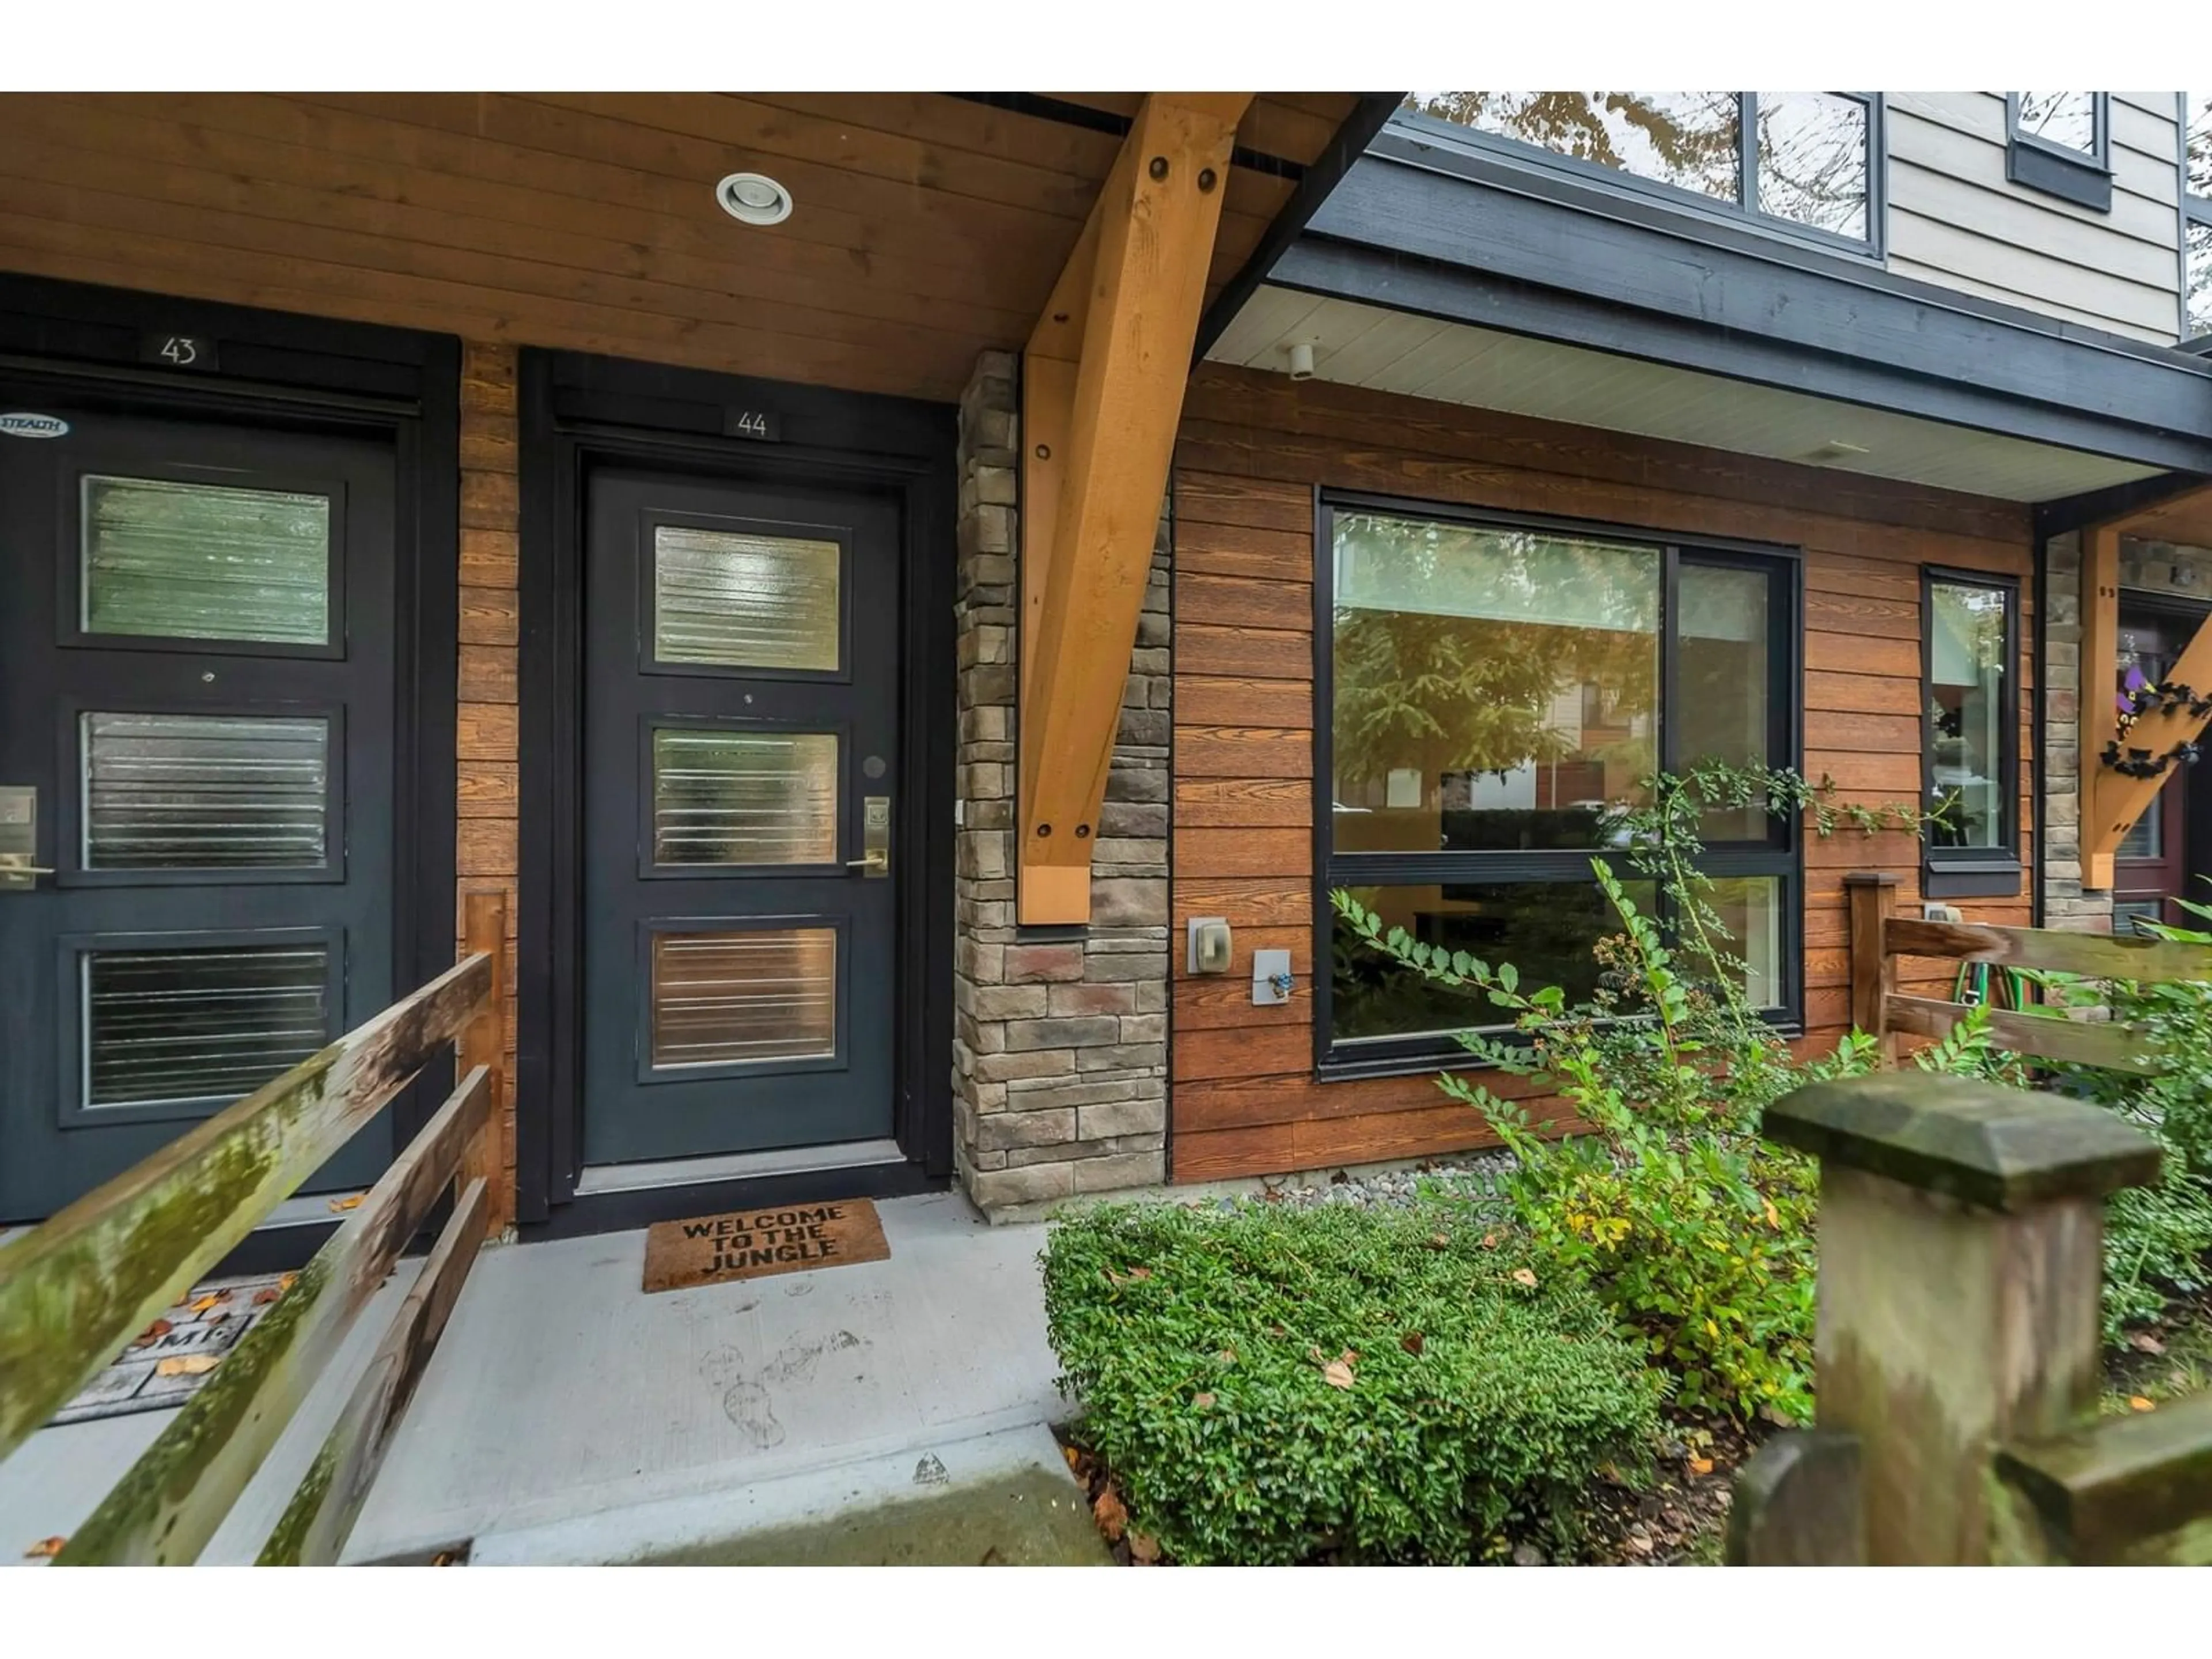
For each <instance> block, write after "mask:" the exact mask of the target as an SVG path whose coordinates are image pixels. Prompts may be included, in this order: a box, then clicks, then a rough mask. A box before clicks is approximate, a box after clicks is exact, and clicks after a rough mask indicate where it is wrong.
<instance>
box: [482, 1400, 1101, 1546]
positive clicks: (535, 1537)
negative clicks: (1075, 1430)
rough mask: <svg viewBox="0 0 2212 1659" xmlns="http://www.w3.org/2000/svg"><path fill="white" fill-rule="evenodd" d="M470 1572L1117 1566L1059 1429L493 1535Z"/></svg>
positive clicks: (1011, 1433)
mask: <svg viewBox="0 0 2212 1659" xmlns="http://www.w3.org/2000/svg"><path fill="white" fill-rule="evenodd" d="M468 1561H469V1565H471V1566H591V1565H638V1566H645V1565H696V1566H816V1565H820V1566H901V1565H905V1566H976V1565H1006V1566H1106V1565H1111V1557H1110V1556H1109V1553H1108V1551H1107V1548H1106V1545H1105V1541H1103V1539H1102V1538H1100V1536H1099V1535H1098V1529H1097V1527H1096V1526H1095V1525H1094V1524H1093V1522H1092V1521H1091V1511H1090V1506H1089V1505H1088V1504H1086V1503H1085V1494H1084V1492H1083V1489H1082V1487H1081V1486H1079V1485H1078V1484H1077V1483H1076V1480H1075V1479H1074V1477H1073V1475H1072V1474H1069V1473H1068V1469H1067V1464H1066V1461H1065V1460H1064V1459H1063V1458H1062V1457H1061V1455H1060V1445H1059V1443H1058V1442H1057V1441H1055V1440H1054V1438H1053V1436H1052V1432H1051V1431H1049V1430H1048V1429H1046V1428H1044V1427H1042V1425H1029V1426H1027V1427H1024V1428H1020V1429H1012V1430H1006V1431H1000V1432H999V1433H995V1434H983V1435H976V1436H973V1437H969V1438H966V1439H961V1440H952V1441H948V1442H946V1443H943V1444H941V1445H937V1446H932V1447H927V1448H923V1449H919V1450H916V1449H908V1450H906V1451H902V1452H898V1453H895V1454H891V1455H885V1456H878V1457H871V1458H866V1459H863V1460H860V1461H859V1462H850V1463H842V1464H836V1465H832V1466H829V1467H826V1468H815V1469H807V1470H804V1471H801V1472H799V1473H796V1474H786V1475H781V1476H779V1477H776V1478H775V1479H772V1480H761V1481H756V1482H752V1483H750V1484H748V1485H744V1486H734V1487H732V1488H730V1489H727V1490H725V1491H720V1492H700V1493H695V1494H692V1495H690V1496H688V1497H684V1498H667V1499H663V1500H660V1501H658V1502H653V1503H646V1504H632V1505H629V1506H627V1507H624V1508H620V1509H612V1510H602V1511H600V1512H599V1513H598V1514H594V1515H586V1516H574V1517H573V1518H571V1519H568V1520H565V1521H558V1522H551V1523H549V1524H546V1525H543V1526H536V1527H526V1528H517V1529H514V1530H512V1531H505V1532H492V1533H489V1534H485V1535H483V1536H482V1537H479V1538H478V1539H477V1541H476V1542H475V1545H474V1546H473V1547H472V1548H471V1550H470V1552H469V1557H468Z"/></svg>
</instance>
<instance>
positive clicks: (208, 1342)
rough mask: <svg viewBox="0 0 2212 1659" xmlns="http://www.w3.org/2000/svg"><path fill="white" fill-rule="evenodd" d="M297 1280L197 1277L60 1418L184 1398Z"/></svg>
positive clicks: (120, 1412)
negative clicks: (201, 1280) (196, 1282)
mask: <svg viewBox="0 0 2212 1659" xmlns="http://www.w3.org/2000/svg"><path fill="white" fill-rule="evenodd" d="M291 1282H292V1275H291V1274H289V1273H270V1274H268V1275H267V1276H265V1277H264V1278H258V1279H216V1280H214V1281H213V1282H211V1283H209V1284H205V1285H194V1286H193V1287H192V1288H191V1290H190V1291H187V1292H186V1293H185V1299H184V1300H183V1301H181V1302H179V1304H177V1305H176V1306H175V1307H173V1308H172V1309H170V1310H169V1311H168V1312H167V1313H165V1314H163V1315H162V1316H161V1317H160V1318H159V1319H157V1320H155V1322H153V1323H152V1324H151V1325H149V1326H148V1327H147V1328H145V1329H144V1330H143V1331H142V1332H141V1333H140V1334H138V1336H137V1339H136V1340H134V1341H133V1342H132V1343H131V1346H129V1347H127V1348H125V1350H124V1351H123V1352H122V1353H121V1354H119V1355H118V1356H117V1358H116V1359H115V1361H114V1363H113V1364H110V1365H109V1366H108V1367H107V1369H106V1370H103V1371H101V1372H100V1374H99V1375H98V1376H95V1377H94V1378H93V1379H92V1381H91V1382H89V1383H86V1384H85V1385H84V1387H83V1388H82V1389H79V1390H78V1391H77V1395H76V1398H75V1399H74V1400H72V1401H70V1402H69V1404H68V1405H66V1406H64V1407H62V1408H61V1410H60V1411H58V1412H57V1413H54V1419H53V1420H54V1421H55V1422H57V1423H86V1422H89V1421H91V1420H92V1419H94V1418H95V1417H122V1416H125V1415H126V1414H128V1413H131V1412H150V1411H159V1410H161V1408H162V1407H165V1406H181V1405H183V1404H184V1403H185V1401H187V1400H189V1399H191V1397H192V1395H195V1394H197V1393H198V1392H199V1388H200V1384H202V1383H204V1382H206V1381H207V1380H208V1376H209V1375H210V1373H211V1372H213V1371H214V1370H215V1368H216V1363H217V1362H218V1361H220V1360H221V1359H222V1357H223V1355H225V1354H227V1353H228V1352H230V1351H231V1350H232V1349H233V1348H234V1347H236V1346H238V1340H239V1338H240V1337H242V1336H244V1335H245V1334H246V1332H248V1331H250V1330H252V1328H253V1327H254V1324H255V1323H256V1322H258V1320H259V1319H260V1317H261V1316H262V1315H264V1314H265V1313H267V1312H268V1311H269V1310H270V1308H272V1307H274V1306H275V1305H276V1298H277V1297H280V1296H282V1295H283V1293H284V1287H285V1286H286V1285H289V1284H290V1283H291Z"/></svg>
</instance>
